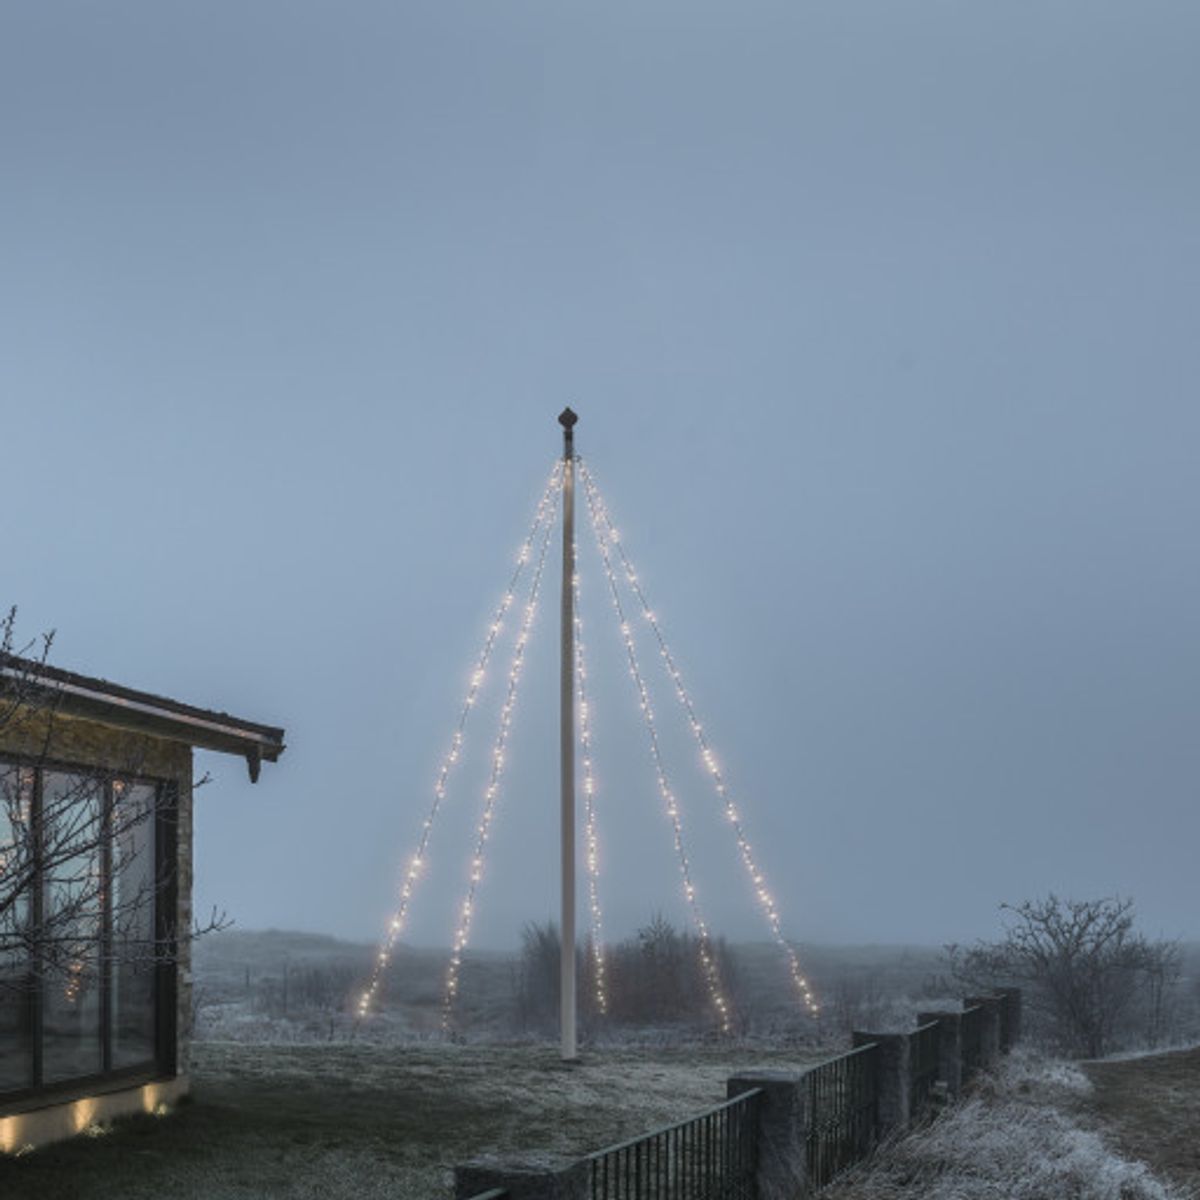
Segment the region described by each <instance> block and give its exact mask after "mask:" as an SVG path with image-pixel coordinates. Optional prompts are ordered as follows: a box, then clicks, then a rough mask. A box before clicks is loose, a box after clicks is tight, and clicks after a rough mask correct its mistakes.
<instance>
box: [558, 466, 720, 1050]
mask: <svg viewBox="0 0 1200 1200" xmlns="http://www.w3.org/2000/svg"><path fill="white" fill-rule="evenodd" d="M579 462H580V465H581V467H582V466H583V460H582V459H580V460H579ZM583 478H584V481H585V490H586V494H587V502H588V511H589V513H590V514H591V518H592V531H593V533H594V534H595V536H596V545H597V546H598V547H599V550H600V559H601V562H602V563H603V564H604V573H605V575H606V577H607V579H608V590H609V594H610V596H611V597H612V602H613V609H614V611H615V612H616V614H617V623H618V625H619V626H620V629H621V639H622V641H623V642H624V644H625V654H626V657H627V658H628V660H629V673H630V676H631V677H632V678H633V682H634V686H635V688H636V690H637V695H638V707H639V708H640V709H641V713H642V719H643V722H644V723H645V726H646V732H647V735H648V737H649V741H650V754H651V757H652V759H653V760H654V772H655V775H656V777H657V779H658V790H659V793H660V794H661V796H662V799H663V803H664V805H665V806H666V811H667V817H668V818H669V819H670V822H671V830H672V834H673V836H674V841H675V853H676V856H677V857H678V859H679V871H680V875H681V876H682V877H683V894H684V897H685V899H686V900H687V903H688V908H689V909H690V911H691V915H692V921H693V923H694V924H695V926H696V931H697V933H698V934H699V935H700V938H699V941H700V964H701V967H702V968H703V972H704V978H705V982H706V983H707V985H708V992H709V997H710V999H711V1000H712V1004H713V1008H714V1009H715V1010H716V1014H717V1020H718V1022H719V1024H720V1027H721V1032H722V1033H729V1032H730V1031H731V1029H732V1011H731V1009H730V1005H729V1002H728V1001H727V1000H726V998H725V995H724V992H723V990H722V987H721V976H720V971H719V970H718V967H717V961H716V957H715V955H714V954H713V951H712V938H711V936H710V934H709V930H708V925H707V923H706V922H705V920H704V915H703V913H702V912H701V909H700V900H699V897H698V895H697V893H696V886H695V884H694V883H693V881H692V867H691V862H690V860H689V858H688V854H687V848H686V845H685V842H684V836H683V816H682V813H681V810H680V807H679V802H678V800H677V799H676V797H675V794H674V792H672V790H671V785H670V782H669V780H668V779H667V771H666V767H665V766H664V764H663V758H662V749H661V747H660V746H659V741H658V727H657V726H656V724H655V721H654V710H653V708H651V706H650V694H649V692H648V691H647V690H646V683H645V679H644V678H643V676H642V669H641V666H640V664H639V662H638V656H637V647H636V645H635V644H634V639H633V630H632V628H631V627H630V624H629V621H628V620H627V619H626V616H625V606H624V605H623V603H622V602H621V594H620V591H619V590H618V588H617V576H616V572H615V570H614V568H613V563H612V556H611V554H610V553H609V548H608V547H609V542H610V541H611V542H613V543H614V544H615V543H617V542H618V540H619V538H618V535H617V531H616V530H615V529H613V528H612V525H611V522H609V521H607V520H606V519H605V520H604V521H603V529H602V518H601V514H600V512H599V511H598V509H597V504H598V502H599V497H598V495H597V492H596V490H595V488H594V487H591V486H588V485H587V480H588V475H587V473H586V468H584V474H583ZM606 532H607V537H606V536H605V534H606Z"/></svg>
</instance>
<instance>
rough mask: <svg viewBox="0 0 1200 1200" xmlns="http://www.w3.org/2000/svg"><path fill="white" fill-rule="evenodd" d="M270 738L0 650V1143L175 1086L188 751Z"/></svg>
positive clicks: (81, 1122)
mask: <svg viewBox="0 0 1200 1200" xmlns="http://www.w3.org/2000/svg"><path fill="white" fill-rule="evenodd" d="M283 736H284V734H283V730H282V729H277V728H275V727H273V726H269V725H260V724H257V723H255V722H253V721H245V720H242V719H241V718H238V717H231V716H229V715H228V714H226V713H220V712H210V711H208V710H206V709H202V708H195V707H193V706H192V705H189V704H181V703H179V702H178V701H176V700H168V699H166V698H164V697H162V696H154V695H150V694H148V693H146V692H140V691H135V690H134V689H132V688H127V687H121V686H118V685H116V684H112V683H108V682H107V681H105V680H103V679H92V678H88V677H87V676H84V675H77V674H74V673H73V672H70V671H63V670H59V669H57V668H52V667H49V666H46V665H43V664H40V663H35V662H32V661H30V660H28V659H22V658H17V657H15V656H13V655H11V654H6V655H3V656H0V1151H3V1152H7V1153H13V1152H16V1151H19V1150H21V1149H22V1148H24V1147H27V1146H36V1145H40V1144H42V1143H44V1142H49V1141H54V1140H55V1139H58V1138H62V1137H68V1136H71V1135H72V1134H75V1133H78V1132H81V1131H82V1130H84V1129H87V1128H89V1127H91V1126H93V1125H95V1124H96V1123H97V1122H101V1121H105V1120H108V1119H110V1118H112V1117H116V1116H122V1115H125V1114H129V1113H132V1112H143V1111H144V1112H162V1111H164V1110H165V1109H169V1108H170V1107H171V1105H173V1103H174V1102H175V1101H177V1100H178V1099H179V1098H180V1097H181V1096H182V1095H184V1094H185V1093H186V1092H187V1090H188V1044H189V1034H190V1025H191V974H190V961H191V952H190V935H191V931H192V928H193V924H192V907H191V897H192V779H193V776H192V751H193V749H194V748H196V747H200V748H202V749H205V750H216V751H220V752H223V753H226V754H236V755H240V756H241V757H243V758H245V760H246V763H247V765H248V767H249V771H250V778H251V779H252V780H257V778H258V774H259V769H260V767H261V765H262V763H263V762H264V761H266V762H275V761H276V760H277V759H278V757H279V755H280V754H281V753H282V751H283V748H284V743H283Z"/></svg>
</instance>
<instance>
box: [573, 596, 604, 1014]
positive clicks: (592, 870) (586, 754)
mask: <svg viewBox="0 0 1200 1200" xmlns="http://www.w3.org/2000/svg"><path fill="white" fill-rule="evenodd" d="M572 590H573V591H574V593H575V679H576V682H577V685H578V687H577V690H578V694H579V749H580V757H581V758H582V759H583V817H584V857H585V859H586V861H587V870H588V907H589V910H590V915H591V925H592V962H593V964H594V966H595V973H596V1009H597V1011H598V1012H599V1013H600V1014H601V1015H607V1014H608V987H607V983H606V980H605V972H604V921H603V915H602V913H601V911H600V844H599V838H598V837H597V834H596V777H595V774H594V773H593V771H592V720H591V708H590V706H589V705H588V696H587V663H586V661H585V654H584V647H583V620H582V617H581V616H580V589H579V575H578V573H576V575H575V576H574V578H573V579H572Z"/></svg>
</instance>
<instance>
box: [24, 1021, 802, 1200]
mask: <svg viewBox="0 0 1200 1200" xmlns="http://www.w3.org/2000/svg"><path fill="white" fill-rule="evenodd" d="M194 1055H195V1057H194V1065H193V1089H194V1096H193V1099H192V1101H191V1102H190V1103H188V1104H186V1105H184V1106H182V1107H181V1108H180V1109H179V1111H178V1112H177V1113H175V1114H174V1115H172V1116H169V1117H162V1118H156V1117H151V1116H147V1117H138V1118H132V1119H130V1120H128V1121H124V1122H120V1123H118V1124H117V1125H116V1126H115V1127H114V1128H113V1129H112V1130H110V1131H107V1132H104V1133H102V1134H98V1135H97V1136H95V1137H86V1138H77V1139H75V1140H74V1141H72V1142H67V1143H62V1144H60V1145H58V1146H52V1147H47V1148H46V1149H44V1150H41V1151H37V1152H34V1153H30V1154H28V1155H25V1156H22V1157H20V1158H16V1159H9V1160H6V1161H3V1162H0V1196H3V1197H5V1200H9V1198H11V1200H19V1198H24V1197H29V1198H30V1200H92V1198H96V1200H162V1197H164V1196H170V1197H171V1198H172V1200H234V1198H235V1197H236V1198H239V1200H242V1198H248V1197H261V1196H272V1197H275V1196H279V1197H290V1198H297V1200H299V1198H300V1197H305V1198H309V1197H313V1198H316V1197H319V1198H320V1200H339V1198H340V1197H346V1198H347V1200H349V1198H351V1197H354V1198H360V1197H361V1198H365V1200H371V1198H379V1200H383V1198H384V1197H386V1198H387V1200H408V1198H409V1197H412V1198H413V1200H439V1198H446V1197H449V1196H451V1195H452V1171H453V1167H454V1164H455V1163H458V1162H463V1161H465V1160H466V1159H469V1158H471V1157H473V1156H475V1155H478V1154H481V1153H500V1154H504V1155H513V1156H516V1157H519V1156H521V1154H522V1153H530V1152H532V1153H545V1152H547V1151H552V1152H556V1153H561V1154H564V1155H576V1154H583V1153H586V1152H587V1151H590V1150H596V1149H599V1148H600V1147H602V1146H605V1145H608V1144H610V1143H612V1142H615V1141H619V1140H621V1139H623V1138H626V1137H631V1136H634V1135H636V1134H638V1133H641V1132H644V1131H647V1130H649V1129H651V1128H653V1127H655V1126H658V1125H662V1124H666V1123H669V1122H671V1121H673V1120H677V1119H680V1118H683V1117H685V1116H687V1115H689V1114H690V1113H692V1112H695V1111H697V1110H699V1109H702V1108H705V1107H707V1106H708V1105H711V1104H715V1103H717V1102H718V1101H720V1100H723V1099H724V1097H725V1080H726V1078H727V1077H728V1076H729V1075H731V1074H732V1073H734V1072H735V1071H737V1070H741V1069H744V1068H747V1067H754V1066H762V1067H772V1068H776V1069H781V1068H782V1069H788V1068H794V1069H796V1070H800V1069H802V1068H803V1067H804V1066H806V1065H809V1064H811V1063H812V1062H813V1061H816V1060H817V1059H818V1058H820V1057H822V1055H821V1054H820V1053H819V1052H815V1051H814V1052H811V1053H808V1052H806V1051H802V1050H794V1049H792V1050H780V1049H764V1048H761V1047H755V1048H752V1049H751V1048H745V1047H733V1046H707V1045H706V1046H688V1047H669V1048H660V1047H654V1048H651V1049H646V1048H633V1047H621V1048H605V1049H602V1050H596V1051H594V1052H590V1053H587V1054H586V1055H585V1057H584V1058H583V1060H582V1061H581V1062H580V1063H579V1064H577V1065H573V1066H565V1065H564V1064H562V1063H561V1062H560V1061H559V1059H558V1056H557V1052H556V1050H555V1049H554V1048H553V1047H551V1046H546V1045H520V1046H496V1045H487V1046H479V1045H453V1044H444V1043H434V1044H427V1045H418V1046H387V1047H375V1046H365V1045H361V1044H345V1043H339V1044H335V1045H299V1046H254V1045H242V1044H232V1043H221V1042H207V1043H204V1042H201V1043H197V1045H196V1046H195V1048H194Z"/></svg>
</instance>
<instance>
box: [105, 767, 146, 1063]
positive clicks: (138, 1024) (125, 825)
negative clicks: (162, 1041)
mask: <svg viewBox="0 0 1200 1200" xmlns="http://www.w3.org/2000/svg"><path fill="white" fill-rule="evenodd" d="M155 793H156V789H155V788H154V787H153V786H151V785H150V784H144V783H139V784H129V785H124V784H121V783H120V782H118V783H116V784H114V785H113V818H112V824H113V869H112V882H113V940H112V963H113V967H112V984H111V986H112V1065H113V1066H114V1067H128V1066H134V1065H136V1064H138V1063H144V1062H148V1061H150V1060H151V1059H153V1058H154V980H155V942H154V900H155V892H156V888H155V882H156V881H155V873H154V822H153V821H152V820H150V819H149V817H150V815H151V814H153V811H154V804H155V798H156V795H155Z"/></svg>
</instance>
